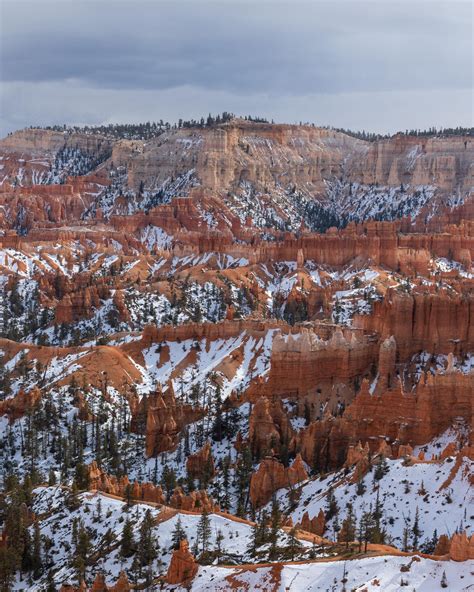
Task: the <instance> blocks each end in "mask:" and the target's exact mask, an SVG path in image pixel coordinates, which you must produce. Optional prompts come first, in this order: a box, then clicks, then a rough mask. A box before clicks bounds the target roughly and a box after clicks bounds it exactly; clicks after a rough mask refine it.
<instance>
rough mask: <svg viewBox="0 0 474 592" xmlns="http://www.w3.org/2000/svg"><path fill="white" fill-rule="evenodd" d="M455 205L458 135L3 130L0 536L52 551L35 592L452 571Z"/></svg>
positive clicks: (460, 536)
mask: <svg viewBox="0 0 474 592" xmlns="http://www.w3.org/2000/svg"><path fill="white" fill-rule="evenodd" d="M132 135H133V134H132ZM129 136H130V134H129ZM473 197H474V142H473V135H472V133H465V134H460V135H451V134H443V133H432V134H420V135H409V134H397V135H395V136H392V137H390V138H381V139H373V140H370V141H369V140H364V139H361V138H358V137H356V136H355V135H354V134H352V135H351V134H346V133H344V132H341V131H336V130H332V129H326V128H317V127H314V126H310V125H300V126H297V125H294V126H292V125H281V124H270V123H263V122H261V123H259V122H256V121H250V120H244V119H240V118H231V119H230V120H228V121H225V122H221V123H215V122H214V123H212V124H209V125H204V124H203V125H196V126H194V127H179V126H177V127H174V128H169V127H168V128H163V129H161V128H160V129H159V130H157V132H156V135H155V136H154V137H151V138H148V137H147V138H146V139H145V138H142V137H139V134H138V133H137V134H136V137H117V135H113V134H111V133H110V134H107V132H106V131H103V130H102V131H100V132H99V131H97V130H94V128H88V129H73V128H64V129H39V128H38V129H25V130H21V131H18V132H14V133H12V134H10V135H9V136H7V137H6V138H4V139H3V140H0V281H1V295H2V298H3V300H2V312H3V317H2V320H1V322H2V327H1V337H0V354H1V355H0V439H1V441H2V445H1V446H0V466H1V467H2V468H1V470H0V483H1V484H2V487H3V488H4V490H5V493H4V494H2V501H3V500H4V499H5V500H10V501H11V503H12V504H13V505H12V508H13V509H12V510H11V513H10V514H9V516H5V517H4V516H3V514H2V516H1V518H0V519H1V521H2V532H3V535H2V538H1V539H0V549H7V550H8V549H11V548H14V544H13V542H12V541H14V540H15V537H16V538H18V536H19V535H18V530H15V529H17V528H20V529H23V530H21V532H22V533H23V535H22V536H25V537H30V539H34V537H35V536H36V540H40V541H42V542H41V544H40V543H38V544H40V546H41V548H42V551H41V552H42V553H43V555H45V554H46V551H45V549H46V547H47V546H48V545H49V548H50V549H51V550H52V551H51V556H50V563H49V565H50V568H49V570H48V572H46V571H45V572H43V573H41V574H39V575H37V576H35V578H36V579H34V578H33V576H31V578H33V579H31V589H32V590H42V589H45V588H44V586H46V585H47V583H48V582H49V583H51V581H52V582H53V585H54V586H55V588H54V589H61V590H63V592H66V591H72V590H94V591H97V592H99V591H100V590H111V591H112V590H115V591H116V592H118V591H122V590H123V591H125V590H129V589H135V587H137V586H138V587H142V588H143V587H145V586H147V585H154V586H161V587H162V588H163V589H173V588H172V587H173V586H178V585H182V586H184V587H188V588H189V589H196V590H197V589H205V586H206V585H210V582H211V580H212V578H213V577H215V578H217V579H218V580H219V582H220V584H219V585H221V584H222V586H223V588H222V589H232V587H234V588H236V587H237V588H238V587H239V586H240V585H243V584H242V582H244V581H245V582H247V583H246V584H245V585H247V584H248V585H250V584H249V582H250V583H251V584H252V585H254V584H255V585H257V584H258V585H267V584H268V578H270V579H272V578H273V580H272V581H274V582H283V581H287V578H288V575H287V573H288V572H289V570H291V569H294V567H295V566H296V565H302V566H303V567H301V569H302V570H306V569H308V570H310V571H311V570H313V571H312V572H311V573H313V572H314V574H313V575H314V577H315V578H316V577H319V575H318V573H319V572H318V573H317V571H318V570H319V569H320V567H318V566H324V570H325V573H326V574H328V573H331V574H332V571H331V570H332V569H333V568H332V567H331V566H332V563H334V564H338V565H341V564H342V562H344V563H345V562H347V563H350V564H351V565H353V566H354V574H357V577H356V576H354V577H356V579H355V580H354V581H353V584H354V586H355V585H365V584H368V585H369V584H370V582H369V583H368V582H367V580H366V579H364V578H363V577H362V575H363V574H362V571H363V567H360V568H359V567H358V565H359V563H360V565H361V566H364V565H369V564H371V562H373V563H374V564H375V563H376V562H377V561H379V560H380V561H382V559H381V558H383V557H387V558H388V559H389V560H390V561H393V562H395V563H396V562H403V561H404V562H405V563H403V567H404V570H402V571H403V573H407V574H408V575H407V578H411V577H412V576H413V577H414V573H416V570H417V569H421V567H420V566H419V565H418V564H420V565H423V566H426V565H436V566H437V567H436V570H435V572H433V573H434V575H433V574H432V573H431V571H429V569H428V568H427V567H426V568H425V567H424V568H423V569H426V570H427V571H426V573H428V572H429V573H430V576H429V577H430V578H432V580H433V582H435V580H436V579H437V580H439V579H440V578H441V575H440V574H441V573H442V571H443V570H445V571H446V572H447V573H448V579H450V580H451V581H456V582H458V579H459V581H461V580H462V578H463V577H464V576H463V570H464V571H465V572H466V573H468V570H469V569H472V568H471V567H469V566H470V565H471V563H470V562H472V560H473V559H474V557H473V552H472V547H473V530H472V529H473V522H472V521H473V517H472V511H471V510H472V485H473V484H474V480H473V464H474V435H473V401H474V374H473V372H474V324H473V321H472V320H473V318H474V289H473V288H474V268H473V261H472V259H473V254H474V199H473ZM13 491H14V492H15V494H14V495H12V492H13ZM20 500H21V501H20ZM17 502H18V504H17V505H15V504H16V503H17ZM9 503H10V502H9ZM397 504H398V507H402V508H403V512H402V514H403V524H402V519H401V518H400V513H398V515H397V512H396V510H395V508H396V507H397ZM369 508H370V511H369ZM405 510H406V511H405ZM15 512H16V513H15ZM14 516H23V517H24V520H23V522H21V525H20V526H18V524H17V523H16V522H15V520H14ZM105 517H107V518H105ZM178 520H179V524H177V523H178ZM72 523H74V525H75V526H74V529H75V530H74V536H73V534H72V526H70V525H71V524H72ZM108 523H110V528H109V530H110V532H108V530H107V524H108ZM125 524H127V529H128V530H127V529H125ZM210 524H212V529H211V531H212V532H211V533H209V532H208V529H209V528H211V527H210ZM15 525H16V526H15ZM364 525H365V526H364ZM364 529H365V530H364ZM25 532H26V533H27V534H25ZM38 532H39V534H38ZM53 532H58V533H60V536H59V535H58V538H57V540H56V541H53V539H54V538H55V537H53V536H52V533H53ZM35 533H36V534H35ZM84 533H85V534H84ZM219 533H220V534H219ZM81 536H82V537H83V539H84V541H86V539H87V537H89V538H88V539H87V540H88V544H86V543H84V545H83V547H82V548H83V549H86V551H84V553H85V555H86V557H85V559H84V565H82V564H81V565H78V564H77V562H75V560H74V558H73V553H72V551H71V549H72V548H73V547H74V548H81V547H80V544H79V543H78V540H79V539H78V537H79V538H80V537H81ZM38 537H39V538H38ZM124 539H125V542H124ZM155 539H156V541H159V543H157V545H158V544H159V549H160V551H159V552H158V550H157V549H158V547H157V546H156V545H155V543H154V542H152V543H150V541H155ZM211 541H212V544H211ZM149 543H150V549H151V548H152V547H153V548H154V549H155V551H156V552H155V553H152V552H151V551H150V554H149V556H147V557H145V555H144V551H143V549H148V544H149ZM45 545H46V547H45ZM77 545H79V547H78V546H77ZM154 545H155V546H154ZM15 548H16V547H15ZM2 552H3V551H2ZM5 552H7V551H5ZM161 559H163V561H161ZM328 559H329V560H328ZM25 561H26V560H25ZM140 562H141V563H140ZM213 562H215V565H213V567H212V568H210V567H209V565H210V564H212V563H213ZM430 562H431V563H430ZM73 564H74V569H75V570H76V572H77V570H79V571H80V572H81V574H82V576H81V577H82V579H81V581H80V582H78V581H76V580H75V579H74V578H75V573H76V572H75V571H74V569H73V567H72V566H73ZM458 564H459V565H458ZM400 565H402V563H400ZM463 565H464V566H465V567H462V566H463ZM407 566H408V567H407ZM459 566H461V567H459ZM466 566H467V567H466ZM213 569H214V574H211V573H210V572H211V571H212V570H213ZM321 569H323V567H321ZM397 569H398V570H400V569H401V567H400V566H399V565H398V563H397ZM430 569H431V568H430ZM433 569H434V568H433ZM265 570H267V571H265ZM405 570H406V571H405ZM410 570H411V571H410ZM440 570H441V572H440V574H438V572H439V571H440ZM298 573H299V572H298ZM269 574H270V575H269ZM392 575H393V574H392ZM392 575H390V577H392ZM298 577H299V576H298ZM321 577H323V576H321ZM351 577H353V576H351ZM15 578H16V579H15V584H14V585H15V588H14V589H21V588H20V586H21V585H22V584H21V581H22V580H21V574H19V573H17V574H16V575H15ZM402 579H403V578H402ZM73 580H74V581H73ZM437 580H436V581H437ZM321 581H323V580H321ZM416 581H418V580H416ZM430 581H431V580H430ZM199 582H201V584H200V583H199ZM265 582H266V583H265ZM351 582H352V580H351ZM326 583H327V582H326ZM200 585H201V588H200V587H199V586H200ZM275 585H276V584H275ZM370 585H372V584H370ZM373 585H374V586H375V584H373ZM413 585H416V583H415V580H414V581H413ZM433 585H436V584H435V583H434V584H433ZM456 585H457V584H456ZM42 586H43V587H42ZM202 586H204V587H202ZM226 586H227V587H226ZM459 586H461V584H459ZM208 589H209V588H208ZM248 589H251V588H248ZM264 589H267V588H264ZM269 589H270V588H269ZM275 589H276V588H275ZM453 589H454V588H453ZM455 589H456V590H457V589H459V590H461V589H462V588H461V587H457V588H455Z"/></svg>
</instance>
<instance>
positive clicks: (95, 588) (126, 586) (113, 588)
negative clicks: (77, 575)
mask: <svg viewBox="0 0 474 592" xmlns="http://www.w3.org/2000/svg"><path fill="white" fill-rule="evenodd" d="M131 589H132V588H131V586H130V582H129V580H128V577H127V574H126V573H125V572H124V571H121V572H120V575H119V577H118V580H117V582H116V583H115V584H107V583H106V580H105V576H104V574H103V573H101V572H99V573H97V575H96V576H95V579H94V582H93V584H92V586H91V587H90V588H88V587H87V586H86V583H85V582H84V581H82V583H81V584H80V585H79V586H71V585H69V584H63V585H62V586H61V588H60V592H129V591H130V590H131Z"/></svg>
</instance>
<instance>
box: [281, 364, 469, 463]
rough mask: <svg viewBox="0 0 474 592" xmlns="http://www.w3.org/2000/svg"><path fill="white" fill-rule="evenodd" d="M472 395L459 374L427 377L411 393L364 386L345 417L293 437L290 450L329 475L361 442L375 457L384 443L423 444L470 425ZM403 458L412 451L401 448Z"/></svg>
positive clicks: (313, 424) (348, 408)
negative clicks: (458, 424) (457, 425)
mask: <svg viewBox="0 0 474 592" xmlns="http://www.w3.org/2000/svg"><path fill="white" fill-rule="evenodd" d="M473 389H474V385H473V381H472V378H471V376H469V375H466V374H462V373H461V372H459V371H453V372H449V373H446V374H436V375H434V376H433V375H431V374H428V375H427V376H426V377H425V379H424V380H423V381H422V382H421V383H420V384H419V385H418V387H417V389H416V390H415V391H414V392H410V393H405V392H403V390H402V389H401V387H400V386H399V385H398V386H397V387H394V388H392V389H390V390H388V391H386V392H384V393H383V394H382V395H375V394H374V395H371V394H370V392H369V389H368V383H367V382H364V383H363V385H362V388H361V390H360V392H359V394H358V395H357V397H356V398H355V400H354V401H353V403H352V404H351V405H349V407H347V409H346V410H345V412H344V415H343V416H342V417H338V418H331V417H330V418H327V419H325V420H323V421H320V422H313V423H311V424H310V425H309V426H308V427H307V428H306V429H304V430H303V431H302V432H300V433H299V434H297V435H296V436H295V438H294V440H293V444H292V446H293V449H294V450H299V451H301V454H302V457H303V459H304V460H305V461H306V462H307V463H308V464H310V465H312V466H317V467H319V468H320V469H321V470H328V468H331V467H332V468H335V467H340V466H342V464H343V463H344V461H345V459H346V456H347V451H348V449H349V446H350V445H354V444H355V443H356V442H358V441H359V440H360V441H361V442H368V443H369V446H370V447H371V450H372V452H377V450H378V448H379V446H380V440H381V438H382V437H383V439H384V440H386V439H388V440H389V441H391V442H397V443H398V444H402V445H403V446H405V445H410V446H415V445H421V444H425V443H426V442H428V441H430V440H431V439H432V438H434V437H435V436H437V435H438V434H440V433H442V432H443V431H444V430H446V429H447V428H448V427H449V426H450V425H452V423H453V421H454V420H455V418H456V417H463V418H465V419H466V421H467V422H468V423H469V424H470V423H471V421H472V415H473V414H472V407H473V405H474V396H473V394H474V390H473ZM400 452H401V453H402V454H412V449H411V448H406V447H401V450H400Z"/></svg>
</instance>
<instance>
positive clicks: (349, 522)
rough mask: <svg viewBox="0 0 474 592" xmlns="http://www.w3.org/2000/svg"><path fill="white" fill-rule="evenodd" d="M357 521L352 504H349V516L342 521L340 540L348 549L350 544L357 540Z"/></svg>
mask: <svg viewBox="0 0 474 592" xmlns="http://www.w3.org/2000/svg"><path fill="white" fill-rule="evenodd" d="M355 531H356V519H355V516H354V510H353V507H352V504H347V515H346V517H345V518H344V520H343V521H342V527H341V530H340V532H339V540H340V541H341V542H342V543H345V544H346V549H347V548H348V547H349V543H350V542H352V541H353V540H354V539H355Z"/></svg>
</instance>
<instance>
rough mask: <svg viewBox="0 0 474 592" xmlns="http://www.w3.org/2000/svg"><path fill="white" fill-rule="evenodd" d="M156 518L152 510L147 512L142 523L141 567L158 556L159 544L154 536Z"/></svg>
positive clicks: (139, 547) (139, 543)
mask: <svg viewBox="0 0 474 592" xmlns="http://www.w3.org/2000/svg"><path fill="white" fill-rule="evenodd" d="M153 526H154V520H153V516H152V514H151V510H147V511H146V512H145V516H144V517H143V520H142V523H141V525H140V538H139V541H138V557H139V560H140V565H141V567H145V566H147V565H150V564H151V563H152V561H154V560H155V559H156V558H157V556H158V546H157V542H156V541H155V538H154V536H153Z"/></svg>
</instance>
